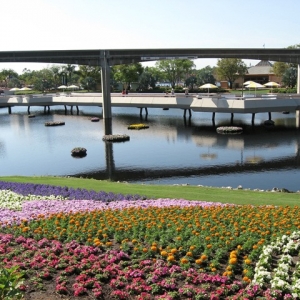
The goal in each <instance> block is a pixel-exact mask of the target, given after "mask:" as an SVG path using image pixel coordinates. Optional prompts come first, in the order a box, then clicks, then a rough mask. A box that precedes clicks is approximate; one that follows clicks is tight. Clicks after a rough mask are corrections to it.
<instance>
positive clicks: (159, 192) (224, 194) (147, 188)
mask: <svg viewBox="0 0 300 300" xmlns="http://www.w3.org/2000/svg"><path fill="white" fill-rule="evenodd" d="M0 180H3V181H12V182H25V183H36V184H50V185H57V186H68V187H73V188H85V189H88V190H95V191H104V192H111V191H114V192H115V193H122V194H139V195H146V196H147V197H148V198H149V197H153V199H156V198H176V199H187V200H203V199H205V201H211V202H222V203H234V204H252V205H268V204H270V203H272V204H273V205H284V206H285V205H290V206H295V205H299V193H271V192H256V191H250V190H230V189H223V188H212V187H198V186H172V188H170V185H151V184H149V185H148V184H143V185H139V184H128V183H119V182H110V181H105V180H101V181H100V183H99V180H95V179H84V178H67V177H49V176H42V177H24V176H8V177H0Z"/></svg>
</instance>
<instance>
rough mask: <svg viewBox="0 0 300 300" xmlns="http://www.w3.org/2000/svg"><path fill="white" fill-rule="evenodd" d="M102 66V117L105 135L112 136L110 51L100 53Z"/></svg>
mask: <svg viewBox="0 0 300 300" xmlns="http://www.w3.org/2000/svg"><path fill="white" fill-rule="evenodd" d="M100 65H101V88H102V116H103V122H104V130H105V132H104V134H105V135H108V134H112V126H109V125H107V126H106V124H105V123H106V122H108V123H110V124H111V120H110V119H111V97H110V66H109V51H107V50H101V51H100Z"/></svg>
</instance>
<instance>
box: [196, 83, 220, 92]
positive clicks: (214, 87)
mask: <svg viewBox="0 0 300 300" xmlns="http://www.w3.org/2000/svg"><path fill="white" fill-rule="evenodd" d="M199 88H200V89H207V90H208V92H207V94H209V89H217V88H218V87H217V86H216V85H214V84H212V83H205V84H203V85H201V86H199Z"/></svg>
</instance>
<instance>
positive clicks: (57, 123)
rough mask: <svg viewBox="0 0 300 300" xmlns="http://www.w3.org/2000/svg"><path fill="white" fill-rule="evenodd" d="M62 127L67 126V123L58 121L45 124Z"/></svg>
mask: <svg viewBox="0 0 300 300" xmlns="http://www.w3.org/2000/svg"><path fill="white" fill-rule="evenodd" d="M61 125H65V122H60V121H57V122H46V123H45V126H61Z"/></svg>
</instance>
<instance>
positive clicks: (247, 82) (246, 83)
mask: <svg viewBox="0 0 300 300" xmlns="http://www.w3.org/2000/svg"><path fill="white" fill-rule="evenodd" d="M252 82H254V81H251V80H249V81H246V82H244V83H243V85H248V84H250V83H252Z"/></svg>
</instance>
